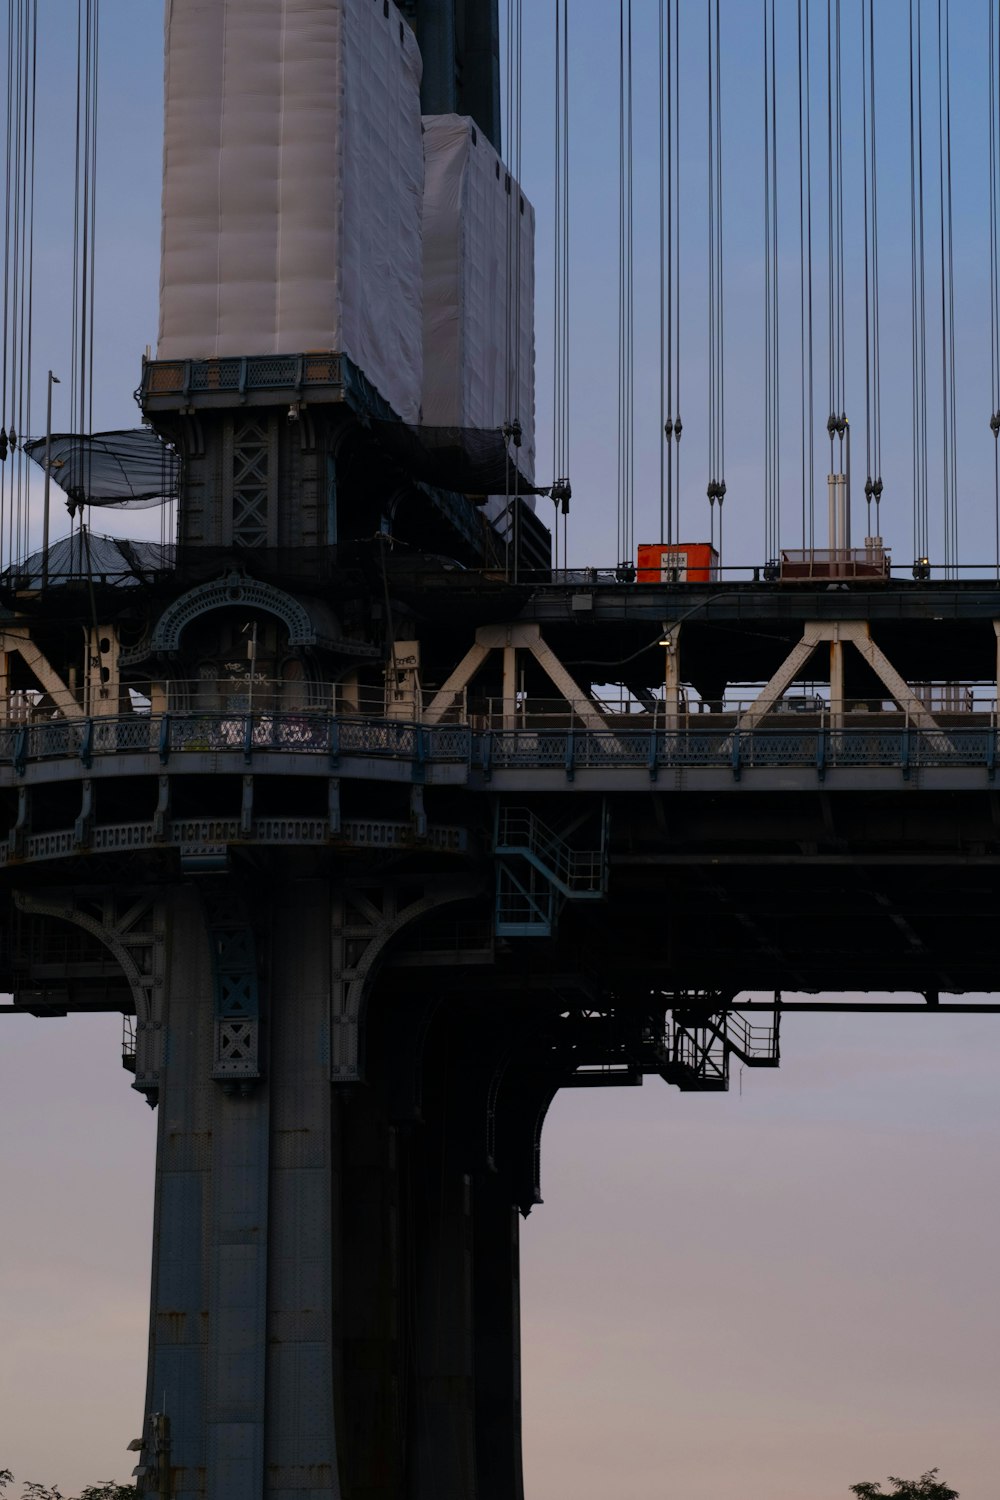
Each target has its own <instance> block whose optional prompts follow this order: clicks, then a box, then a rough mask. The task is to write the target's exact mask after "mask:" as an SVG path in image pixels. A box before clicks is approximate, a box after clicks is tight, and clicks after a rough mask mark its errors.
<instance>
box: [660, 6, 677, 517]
mask: <svg viewBox="0 0 1000 1500" xmlns="http://www.w3.org/2000/svg"><path fill="white" fill-rule="evenodd" d="M668 6H669V0H660V3H659V23H660V24H659V32H658V46H659V51H658V61H659V75H658V76H659V103H660V137H659V146H660V156H659V166H660V198H659V210H660V211H659V225H658V228H659V235H660V427H661V429H662V431H663V438H664V441H663V442H662V443H661V444H660V529H659V531H658V532H657V536H658V537H659V539H660V541H661V542H665V541H666V540H667V539H668V527H667V513H668V512H667V471H668V464H667V454H668V452H669V443H670V438H671V436H672V434H673V425H674V424H673V420H672V418H671V417H670V416H669V415H668V413H669V404H668V398H667V385H668V381H669V375H668V373H667V361H668V358H669V355H668V342H667V287H668V285H669V286H670V290H671V293H672V292H673V273H672V268H671V269H669V270H668V266H667V259H668V256H669V255H670V250H671V248H672V246H671V243H670V238H671V237H670V230H669V228H668V227H667V220H668V219H669V217H670V209H671V208H672V207H673V205H672V204H670V205H669V207H668V201H667V200H668V194H667V111H668V109H669V105H668V103H667V98H668V90H669V84H668V78H669V66H668V63H667V46H668V43H667V36H668V34H669V31H670V16H669V13H668V9H667V8H668Z"/></svg>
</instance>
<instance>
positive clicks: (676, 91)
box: [667, 0, 684, 541]
mask: <svg viewBox="0 0 1000 1500" xmlns="http://www.w3.org/2000/svg"><path fill="white" fill-rule="evenodd" d="M673 3H674V42H673V48H672V54H668V60H669V58H670V57H671V55H672V61H673V69H674V73H673V82H672V84H671V89H670V99H671V103H672V105H673V115H674V123H673V129H672V130H671V131H670V133H669V140H668V145H669V146H670V147H671V148H672V150H671V152H670V153H668V158H667V162H668V168H669V171H668V189H669V191H670V193H671V196H672V200H673V204H674V223H675V225H676V226H677V234H676V240H675V245H674V265H673V271H674V284H673V292H672V295H671V297H670V299H669V302H668V306H671V305H672V307H673V314H672V316H671V318H670V320H669V328H668V339H667V342H668V345H669V346H670V353H671V358H670V368H672V369H673V372H674V399H675V401H676V406H675V408H674V410H675V413H676V415H675V416H674V448H673V460H674V485H673V496H674V505H673V523H674V524H673V529H672V531H671V533H670V537H669V538H668V540H670V541H680V538H681V433H682V432H683V431H684V424H683V422H682V421H681V27H680V0H673Z"/></svg>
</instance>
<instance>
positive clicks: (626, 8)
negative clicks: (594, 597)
mask: <svg viewBox="0 0 1000 1500" xmlns="http://www.w3.org/2000/svg"><path fill="white" fill-rule="evenodd" d="M618 55H619V90H618V538H617V540H618V557H619V559H620V566H621V568H624V569H627V568H629V567H630V566H631V558H632V552H633V550H634V548H633V530H634V509H635V477H634V468H633V457H634V450H635V402H634V381H635V283H634V271H635V246H634V239H633V219H634V201H635V199H634V186H633V149H632V148H633V39H632V0H619V8H618Z"/></svg>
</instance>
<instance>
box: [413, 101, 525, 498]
mask: <svg viewBox="0 0 1000 1500" xmlns="http://www.w3.org/2000/svg"><path fill="white" fill-rule="evenodd" d="M424 163H425V166H424V401H423V406H424V418H423V419H424V423H425V424H426V425H427V426H428V427H473V428H497V427H502V426H503V424H504V423H505V422H507V421H513V420H514V419H515V418H516V419H517V420H519V421H520V423H521V428H522V433H523V438H522V446H521V449H520V453H519V455H518V458H519V464H520V468H521V470H522V472H523V473H524V474H525V476H526V477H527V478H528V479H533V478H534V472H535V317H534V309H535V253H534V252H535V211H534V209H533V208H532V206H531V204H530V203H529V202H528V201H527V199H526V198H525V197H524V196H523V194H522V193H521V192H520V191H519V189H518V185H517V183H516V182H514V181H513V179H511V178H509V177H508V175H507V173H506V171H505V169H504V166H503V163H502V162H501V160H500V158H499V157H498V156H497V153H496V152H495V151H494V149H493V147H492V146H491V145H490V143H489V141H487V140H486V138H485V136H484V135H483V134H482V132H481V131H478V130H477V129H476V127H475V125H474V124H473V122H472V120H470V119H468V118H466V117H465V116H463V115H425V116H424ZM515 325H516V326H515ZM529 503H531V504H532V505H533V504H534V502H533V500H532V501H530V502H529ZM502 508H503V505H502V504H498V503H497V501H496V500H493V501H491V503H490V506H489V513H490V514H491V516H492V515H494V514H496V513H497V512H498V511H499V510H500V509H502Z"/></svg>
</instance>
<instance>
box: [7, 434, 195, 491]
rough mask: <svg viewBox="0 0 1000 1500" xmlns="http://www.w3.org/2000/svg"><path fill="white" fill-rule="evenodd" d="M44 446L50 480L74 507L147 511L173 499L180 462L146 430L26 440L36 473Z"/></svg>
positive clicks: (176, 456)
mask: <svg viewBox="0 0 1000 1500" xmlns="http://www.w3.org/2000/svg"><path fill="white" fill-rule="evenodd" d="M50 441H51V462H52V479H53V481H54V482H55V483H56V484H57V485H58V486H59V488H60V489H61V490H64V491H65V493H66V494H67V495H68V496H69V499H70V500H71V501H72V502H73V504H74V506H80V505H101V506H115V507H117V508H119V509H121V510H147V509H149V508H150V507H151V506H154V505H163V504H165V502H166V501H168V500H174V499H176V497H177V491H178V485H179V482H180V459H179V457H178V455H177V453H176V452H175V451H174V449H173V448H168V447H167V445H166V444H165V443H164V442H163V440H162V439H161V438H159V437H157V435H156V433H155V432H152V431H151V430H150V429H149V428H148V427H137V428H134V429H129V430H126V431H122V432H94V433H90V434H87V433H83V434H80V433H73V432H58V433H53V434H52V437H51V439H48V438H32V439H31V440H30V442H27V443H25V444H24V451H25V453H27V455H28V457H29V458H31V459H33V460H34V461H35V463H36V464H38V465H39V466H40V467H41V468H42V469H44V468H45V458H46V448H47V446H48V445H49V442H50Z"/></svg>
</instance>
